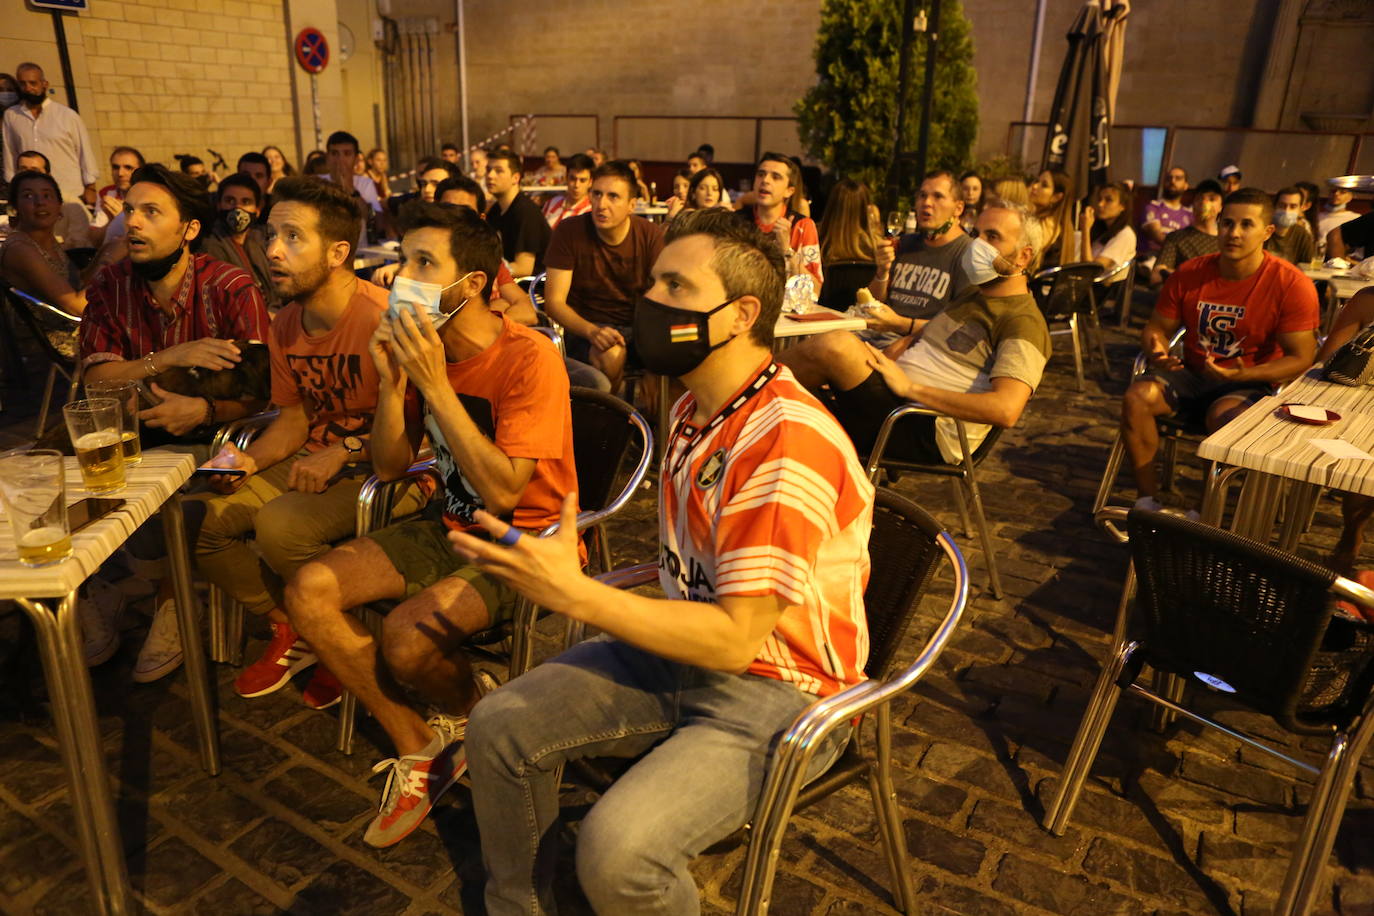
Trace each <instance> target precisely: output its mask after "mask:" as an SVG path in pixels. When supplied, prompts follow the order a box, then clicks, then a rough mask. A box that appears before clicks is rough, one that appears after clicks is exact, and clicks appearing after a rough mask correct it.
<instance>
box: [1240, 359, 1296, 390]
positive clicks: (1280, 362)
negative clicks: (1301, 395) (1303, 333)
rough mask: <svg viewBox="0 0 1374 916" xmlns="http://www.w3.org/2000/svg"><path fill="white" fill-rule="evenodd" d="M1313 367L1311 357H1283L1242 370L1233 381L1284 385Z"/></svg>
mask: <svg viewBox="0 0 1374 916" xmlns="http://www.w3.org/2000/svg"><path fill="white" fill-rule="evenodd" d="M1311 365H1312V357H1311V356H1301V355H1292V356H1281V357H1279V358H1278V359H1276V360H1272V361H1270V362H1267V363H1264V364H1262V365H1259V366H1248V367H1246V368H1243V369H1241V370H1240V371H1239V372H1238V373H1237V374H1236V375H1234V376H1232V379H1233V380H1234V381H1237V382H1267V383H1269V384H1283V383H1285V382H1290V381H1292V380H1293V379H1295V378H1297V377H1298V376H1299V375H1301V374H1302V373H1304V372H1306V371H1307V369H1308V367H1309V366H1311Z"/></svg>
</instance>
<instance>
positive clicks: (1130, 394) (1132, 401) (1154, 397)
mask: <svg viewBox="0 0 1374 916" xmlns="http://www.w3.org/2000/svg"><path fill="white" fill-rule="evenodd" d="M1168 411H1169V405H1168V403H1167V402H1166V401H1165V400H1164V389H1163V387H1162V386H1160V384H1159V383H1158V382H1135V383H1133V384H1132V385H1131V387H1129V388H1127V389H1126V394H1125V396H1124V397H1123V398H1122V410H1121V415H1122V416H1123V417H1125V418H1127V419H1128V420H1129V419H1130V418H1131V417H1132V416H1133V415H1134V416H1139V415H1141V414H1149V415H1150V416H1152V417H1157V416H1160V415H1161V414H1165V413H1168Z"/></svg>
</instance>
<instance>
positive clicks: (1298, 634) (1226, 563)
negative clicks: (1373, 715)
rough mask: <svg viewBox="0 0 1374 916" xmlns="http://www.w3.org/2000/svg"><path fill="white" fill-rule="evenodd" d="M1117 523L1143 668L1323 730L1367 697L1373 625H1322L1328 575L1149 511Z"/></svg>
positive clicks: (1331, 578)
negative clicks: (1123, 534) (1132, 583)
mask: <svg viewBox="0 0 1374 916" xmlns="http://www.w3.org/2000/svg"><path fill="white" fill-rule="evenodd" d="M1126 530H1127V532H1128V535H1129V537H1130V546H1131V557H1132V561H1133V563H1134V566H1135V574H1136V582H1137V584H1136V602H1135V611H1134V613H1135V615H1137V617H1138V618H1139V619H1140V621H1141V623H1142V624H1143V629H1144V634H1143V643H1144V655H1145V660H1146V661H1148V662H1149V664H1150V665H1151V666H1152V667H1154V668H1156V669H1162V670H1165V671H1170V672H1173V673H1175V674H1180V675H1183V676H1185V677H1187V676H1190V675H1199V674H1200V675H1206V677H1203V678H1201V679H1202V680H1203V681H1204V682H1205V683H1209V684H1211V685H1212V686H1213V687H1216V688H1217V689H1219V690H1222V691H1223V692H1233V694H1234V696H1233V698H1234V699H1235V700H1236V701H1237V702H1240V703H1242V704H1244V705H1246V706H1249V707H1250V708H1252V709H1255V710H1256V711H1258V712H1262V713H1265V714H1266V715H1269V716H1272V717H1273V718H1274V719H1275V720H1276V721H1277V722H1279V724H1281V725H1283V726H1284V727H1285V728H1288V729H1289V730H1291V731H1296V732H1306V733H1312V732H1322V731H1329V730H1330V727H1331V723H1332V722H1336V721H1340V720H1342V719H1343V718H1344V717H1345V716H1346V715H1347V714H1348V712H1349V709H1350V707H1351V705H1352V704H1358V703H1359V702H1361V701H1362V700H1363V698H1364V696H1365V695H1367V694H1368V690H1369V681H1370V676H1371V675H1374V664H1371V662H1374V627H1371V626H1369V625H1367V624H1356V623H1354V622H1351V621H1344V620H1343V621H1341V622H1340V625H1339V626H1332V627H1331V628H1330V630H1328V625H1329V624H1331V623H1332V615H1331V595H1330V591H1331V585H1332V583H1333V582H1335V580H1336V574H1335V573H1334V572H1332V571H1331V570H1329V569H1326V568H1324V567H1321V566H1317V565H1316V564H1314V563H1309V562H1308V561H1306V560H1304V559H1302V558H1301V557H1297V556H1294V555H1293V554H1289V553H1285V552H1283V551H1280V550H1276V549H1274V548H1272V547H1269V546H1268V545H1265V544H1260V543H1258V542H1256V541H1252V540H1250V539H1248V538H1243V537H1240V536H1239V535H1235V534H1232V533H1230V532H1228V531H1222V530H1220V529H1218V528H1212V527H1210V526H1208V525H1203V524H1201V523H1199V522H1193V521H1189V520H1188V519H1185V518H1180V517H1177V516H1173V515H1167V514H1165V513H1161V512H1146V511H1141V510H1132V511H1131V512H1130V513H1129V514H1128V515H1127V516H1126ZM1328 636H1329V637H1330V638H1329V639H1326V640H1325V641H1324V638H1326V637H1328ZM1333 640H1334V642H1333ZM1338 672H1339V673H1338ZM1209 679H1210V680H1209ZM1217 681H1220V682H1221V684H1223V685H1225V686H1218V684H1217V683H1216V682H1217Z"/></svg>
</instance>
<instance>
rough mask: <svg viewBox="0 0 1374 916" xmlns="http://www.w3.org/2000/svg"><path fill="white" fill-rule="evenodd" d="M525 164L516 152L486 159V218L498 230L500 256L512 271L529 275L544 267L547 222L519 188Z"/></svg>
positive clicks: (521, 275)
mask: <svg viewBox="0 0 1374 916" xmlns="http://www.w3.org/2000/svg"><path fill="white" fill-rule="evenodd" d="M523 172H524V166H523V165H521V163H520V157H519V156H517V155H516V154H515V153H512V152H509V151H506V152H502V151H497V152H495V153H492V154H491V155H490V156H489V157H488V158H487V193H488V194H490V195H491V206H490V207H489V208H488V209H487V220H488V221H489V222H490V223H491V224H492V225H493V226H495V227H496V231H497V232H499V233H501V250H502V255H503V257H505V259H506V261H507V262H508V263H509V264H510V269H511V273H513V274H515V275H516V276H517V277H528V276H530V275H532V274H537V273H539V272H540V271H542V270H543V269H544V250H545V249H546V248H548V247H549V233H550V230H549V224H548V223H547V222H546V221H545V220H544V214H543V213H541V212H540V211H539V205H538V204H536V203H535V202H534V201H532V200H530V198H529V197H528V196H526V195H525V194H523V193H521V191H520V178H521V174H522V173H523Z"/></svg>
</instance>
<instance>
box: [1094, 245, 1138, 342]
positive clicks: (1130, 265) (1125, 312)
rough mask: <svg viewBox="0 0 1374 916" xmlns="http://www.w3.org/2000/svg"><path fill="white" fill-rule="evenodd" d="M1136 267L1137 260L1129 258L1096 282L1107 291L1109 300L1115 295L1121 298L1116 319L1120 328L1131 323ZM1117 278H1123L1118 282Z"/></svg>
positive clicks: (1099, 331)
mask: <svg viewBox="0 0 1374 916" xmlns="http://www.w3.org/2000/svg"><path fill="white" fill-rule="evenodd" d="M1135 266H1136V259H1135V258H1127V259H1126V260H1125V261H1122V262H1121V263H1120V264H1118V265H1116V266H1115V267H1113V268H1112V269H1111V272H1110V273H1103V274H1102V276H1100V277H1098V278H1097V280H1095V281H1094V282H1095V283H1097V284H1099V285H1100V286H1101V287H1102V288H1103V289H1105V290H1106V291H1107V293H1106V295H1107V297H1108V298H1111V297H1112V296H1113V295H1118V296H1119V297H1120V299H1119V301H1118V302H1117V308H1118V312H1117V317H1116V321H1117V324H1116V326H1117V327H1118V328H1124V327H1126V326H1127V325H1129V324H1130V323H1131V300H1132V299H1133V298H1134V296H1135ZM1122 274H1125V276H1122ZM1117 277H1121V280H1120V281H1117V280H1116V278H1117ZM1101 333H1102V332H1101V330H1100V329H1099V330H1098V334H1099V335H1100V334H1101Z"/></svg>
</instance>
